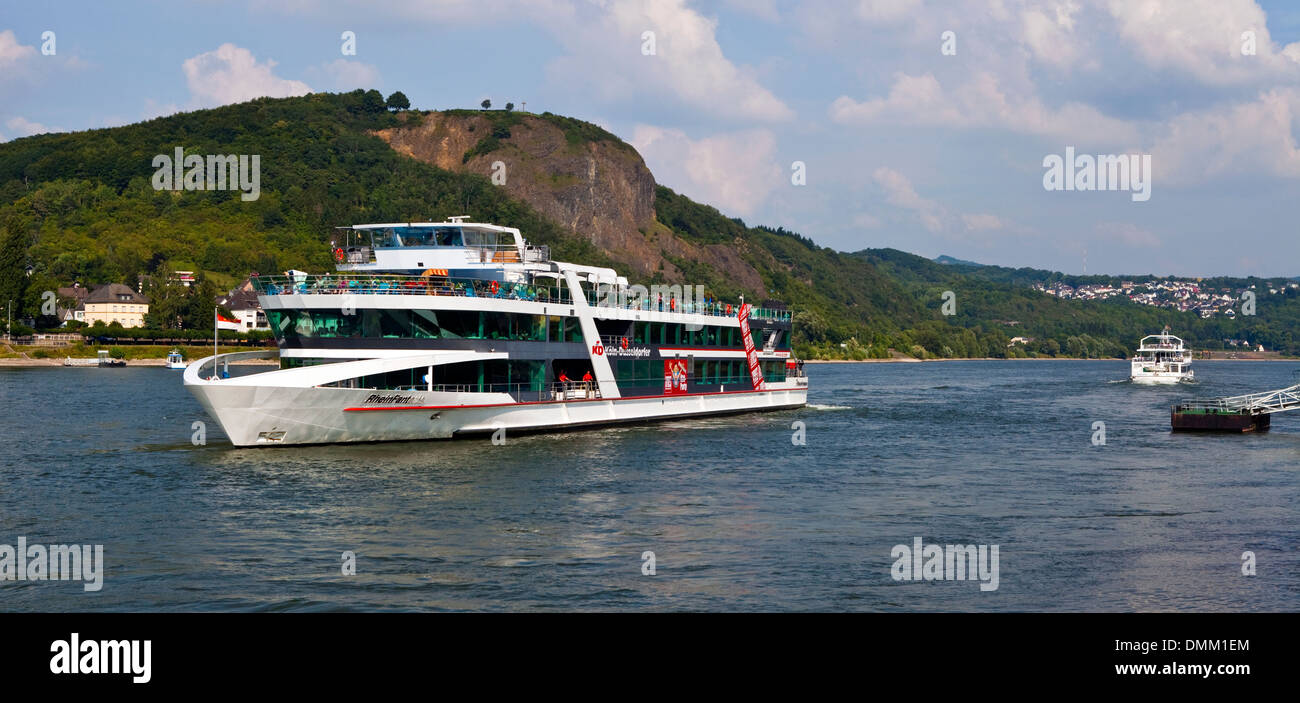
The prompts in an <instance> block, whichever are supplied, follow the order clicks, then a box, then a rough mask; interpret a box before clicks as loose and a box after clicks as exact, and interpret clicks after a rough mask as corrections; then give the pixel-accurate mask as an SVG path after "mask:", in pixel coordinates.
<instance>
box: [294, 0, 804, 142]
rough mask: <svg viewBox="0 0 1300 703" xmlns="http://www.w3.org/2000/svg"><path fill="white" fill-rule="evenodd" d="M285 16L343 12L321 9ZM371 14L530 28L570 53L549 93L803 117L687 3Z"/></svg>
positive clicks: (522, 3)
mask: <svg viewBox="0 0 1300 703" xmlns="http://www.w3.org/2000/svg"><path fill="white" fill-rule="evenodd" d="M745 4H746V8H747V11H748V12H750V13H753V14H757V15H759V16H760V17H765V18H768V19H772V18H774V17H776V16H777V15H776V14H775V13H776V9H775V8H776V6H777V5H776V3H775V2H772V1H771V0H763V1H762V2H757V3H745ZM277 9H278V10H279V11H283V12H292V13H297V14H314V15H318V16H332V13H333V12H335V10H333V9H331V8H330V7H329V6H328V5H321V4H315V3H303V4H291V5H288V6H284V7H281V8H277ZM367 13H368V14H370V15H372V16H375V15H379V16H384V15H386V16H390V17H397V18H400V19H403V20H405V21H407V22H408V23H420V24H426V25H429V26H443V25H446V24H448V23H456V24H458V25H474V24H492V23H498V22H511V23H518V22H528V23H530V24H531V25H533V26H536V27H538V28H539V29H541V30H542V31H544V32H546V33H547V34H548V35H549V36H550V37H551V38H552V39H553V40H554V41H555V42H556V43H558V44H559V46H560V48H561V51H562V55H561V56H558V57H556V58H555V59H553V60H551V61H550V62H549V63H548V64H547V65H546V75H547V80H548V83H549V84H550V86H549V89H550V90H551V91H552V92H555V93H566V92H571V93H573V94H575V95H577V96H580V97H581V98H582V99H583V100H586V101H592V100H595V101H598V102H600V103H603V104H604V105H606V106H621V107H625V108H634V109H638V110H641V111H644V110H645V109H646V108H660V107H663V106H670V107H676V108H682V109H686V110H690V111H691V112H692V114H693V115H695V116H696V117H699V116H708V117H712V118H716V119H719V120H724V121H748V122H754V121H758V122H772V123H779V122H783V121H787V120H790V119H792V118H793V117H794V111H793V110H791V109H790V107H789V106H787V105H786V104H785V103H784V102H783V101H782V100H781V99H780V98H778V97H777V96H776V95H774V94H773V93H772V92H771V91H769V90H768V89H767V88H765V87H763V85H762V84H761V83H760V81H759V80H758V76H757V74H756V72H755V71H754V70H752V69H750V68H748V67H745V66H741V65H737V64H736V63H734V62H733V61H731V60H730V59H728V58H727V56H726V55H725V54H724V53H723V51H722V47H721V46H720V45H719V44H718V40H717V20H716V19H712V18H710V17H706V16H705V15H704V14H702V13H700V12H699V11H697V10H695V9H693V8H691V7H689V6H688V5H687V2H686V0H444V1H443V2H435V3H410V2H401V1H400V0H376V2H374V3H371V4H369V5H368V6H367ZM645 32H653V33H654V54H653V55H645V54H643V53H642V47H643V45H645V43H646V39H645V38H643V37H644V36H645ZM487 46H491V45H490V44H488V45H487ZM641 119H645V118H644V117H643V118H641Z"/></svg>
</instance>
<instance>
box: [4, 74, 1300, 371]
mask: <svg viewBox="0 0 1300 703" xmlns="http://www.w3.org/2000/svg"><path fill="white" fill-rule="evenodd" d="M177 146H180V147H184V149H185V152H186V153H187V154H232V153H233V154H257V155H259V156H260V159H261V192H260V197H259V198H258V199H257V200H254V201H243V200H241V199H240V197H239V193H238V192H237V191H233V192H232V191H228V190H226V191H222V190H210V191H184V192H173V191H166V190H162V191H159V190H155V189H154V188H153V187H152V185H151V178H152V176H153V175H154V173H155V171H156V169H155V168H154V167H153V166H152V160H153V159H154V157H155V156H157V155H160V154H172V153H173V150H174V149H175V148H176V147H177ZM498 162H500V163H501V164H502V165H503V166H504V173H505V176H506V180H505V183H504V184H503V185H500V186H498V185H494V184H493V182H492V181H491V180H490V177H491V176H492V175H493V173H494V168H495V166H496V164H497V163H498ZM460 214H468V215H471V216H472V217H473V218H474V219H477V220H481V221H490V222H496V223H498V224H503V225H509V226H514V227H518V228H520V230H521V231H523V232H524V235H525V236H526V237H527V238H528V239H529V240H530V241H532V242H533V243H536V244H546V245H548V246H550V248H551V253H552V256H553V257H555V258H556V259H560V260H567V261H575V262H581V263H592V264H597V265H609V266H614V267H616V268H618V269H620V270H621V271H623V272H625V273H626V274H627V275H628V276H629V278H630V279H632V280H633V281H634V282H640V283H645V284H652V283H681V284H691V285H694V284H702V285H705V286H706V288H708V289H709V290H710V291H711V292H712V293H713V294H714V295H716V296H719V297H722V298H725V299H730V300H735V299H736V297H737V296H739V295H742V294H743V295H745V296H746V298H747V299H749V300H756V301H761V300H765V299H778V300H782V301H785V302H786V303H788V304H789V305H791V306H792V308H794V310H795V311H796V317H795V329H796V339H795V342H796V346H797V349H798V350H799V351H800V352H801V353H802V354H803V355H805V356H822V357H832V356H850V357H858V358H861V357H866V356H876V357H887V356H888V355H889V349H891V348H893V349H897V350H900V351H903V352H905V353H909V354H913V355H915V356H918V357H933V356H947V357H955V356H971V357H985V356H998V357H1000V356H1007V355H1012V356H1016V355H1025V354H1071V355H1077V356H1083V355H1088V356H1122V355H1124V354H1125V353H1127V351H1128V350H1129V349H1131V348H1132V345H1133V344H1134V343H1135V342H1136V340H1137V339H1138V338H1139V337H1141V336H1142V335H1143V334H1147V333H1150V332H1152V331H1154V330H1158V329H1160V327H1162V326H1163V325H1164V324H1170V325H1171V326H1172V327H1173V328H1174V329H1176V330H1179V331H1182V332H1184V336H1185V337H1188V338H1189V339H1191V340H1193V341H1194V342H1200V343H1204V344H1206V345H1213V344H1215V343H1216V342H1217V340H1221V339H1223V338H1229V337H1231V338H1249V339H1250V340H1251V341H1253V342H1254V341H1260V342H1263V343H1264V344H1265V346H1266V347H1267V348H1270V349H1273V348H1280V349H1298V350H1300V346H1297V345H1295V343H1294V342H1293V340H1292V338H1291V332H1290V330H1291V329H1293V327H1290V326H1287V325H1284V324H1282V323H1283V322H1284V321H1286V320H1289V319H1291V318H1288V317H1287V315H1289V314H1290V313H1282V312H1278V311H1279V310H1282V308H1279V307H1277V305H1276V303H1275V301H1272V300H1270V299H1267V298H1261V299H1260V302H1259V315H1258V316H1257V317H1255V318H1252V319H1250V320H1239V321H1225V320H1210V321H1201V320H1199V318H1197V317H1196V316H1195V315H1191V314H1189V313H1175V312H1172V311H1167V310H1158V309H1154V308H1148V307H1144V306H1138V305H1133V304H1131V303H1127V301H1124V302H1107V303H1090V302H1084V301H1073V300H1059V299H1057V298H1054V297H1052V296H1049V295H1044V294H1042V293H1039V292H1037V291H1034V290H1031V289H1030V288H1029V286H1030V285H1033V284H1034V283H1037V282H1042V281H1048V280H1062V279H1069V280H1079V277H1065V276H1063V275H1062V274H1059V273H1055V272H1044V271H1040V270H1036V269H1010V268H1003V267H998V266H988V265H981V264H976V263H973V262H966V261H960V260H957V259H954V258H952V257H940V258H939V260H935V261H931V260H929V259H925V258H923V257H919V256H915V255H912V254H908V253H906V252H901V251H898V250H894V249H868V250H864V251H862V252H856V253H845V252H839V251H835V250H833V249H830V248H826V247H820V246H818V245H816V244H815V243H814V242H813V241H812V240H811V239H809V238H807V237H805V236H803V235H801V234H798V233H795V232H790V231H788V230H785V229H782V228H769V227H762V226H750V225H747V224H746V223H744V222H743V221H741V220H740V219H737V218H731V217H727V216H726V215H724V214H723V213H721V212H719V211H718V210H717V209H715V208H713V207H711V206H709V205H706V204H702V203H697V202H695V201H693V200H691V199H690V198H687V197H685V196H683V195H681V194H679V193H675V192H674V191H672V190H670V189H668V188H666V187H664V186H662V185H658V184H657V183H655V181H654V177H653V175H652V174H651V173H650V171H649V169H647V168H646V166H645V163H644V161H643V160H642V158H641V156H640V155H639V154H638V153H637V152H636V150H635V149H633V148H632V147H631V146H630V145H628V144H626V143H624V142H622V141H621V140H619V139H618V138H617V137H616V136H614V135H612V134H610V133H608V132H606V131H605V130H603V129H601V128H600V127H598V126H596V125H593V124H590V123H587V122H583V121H581V120H577V119H573V118H570V117H564V116H559V115H552V114H549V113H543V114H540V115H537V114H531V113H518V112H506V111H502V110H495V111H482V110H448V111H442V112H422V111H404V112H390V111H388V110H387V109H385V108H384V101H383V96H381V95H380V94H379V93H378V92H377V91H354V92H351V93H345V94H326V93H318V94H312V95H307V96H303V97H298V98H284V99H259V100H254V101H251V102H246V103H241V104H238V105H228V106H224V107H220V108H216V109H211V110H200V111H196V112H189V113H181V114H177V115H172V116H169V117H162V118H158V119H154V120H150V121H148V122H144V123H140V124H134V125H127V126H123V127H115V128H111V129H98V130H90V131H84V132H76V133H68V134H49V135H39V136H34V137H27V138H23V139H17V140H14V141H12V142H8V143H4V144H0V223H3V224H4V225H5V227H4V230H3V238H4V241H3V242H0V297H2V298H4V299H8V298H10V297H13V298H15V299H18V300H21V301H22V305H21V312H22V313H23V314H25V315H29V316H37V315H39V312H40V302H41V301H40V293H41V291H44V290H53V289H55V288H57V287H59V286H63V285H68V284H70V283H71V282H73V281H80V282H82V283H83V284H91V283H107V282H120V283H127V284H130V285H135V283H136V281H137V280H139V279H140V277H141V276H143V277H145V279H146V280H149V281H151V282H153V285H161V282H160V281H161V280H162V279H165V277H166V276H165V274H167V273H168V272H170V271H173V270H177V269H182V270H193V271H196V272H198V276H199V278H200V279H201V283H202V284H204V285H205V286H207V288H205V290H207V289H208V288H215V289H229V288H231V287H233V286H234V285H235V284H236V283H237V282H239V281H240V280H242V279H243V278H244V277H245V276H247V275H248V273H249V272H250V271H259V272H269V271H282V270H285V269H288V268H299V269H304V270H309V271H323V270H329V269H331V268H332V266H333V262H332V261H331V259H330V255H329V246H328V244H329V242H330V241H331V238H332V237H334V236H335V235H334V231H333V229H332V228H333V227H335V226H338V225H344V224H350V223H356V222H404V221H425V220H442V219H444V218H445V217H447V216H449V215H460ZM28 267H30V269H31V272H30V274H31V275H30V276H27V275H26V274H27V268H28ZM1088 278H1096V277H1088ZM1102 278H1105V277H1102ZM949 290H951V291H953V292H954V294H955V296H956V313H957V314H956V315H953V316H945V315H943V314H942V310H941V305H942V303H943V300H942V295H943V293H944V292H945V291H949ZM1288 309H1289V308H1288ZM18 312H19V310H15V313H16V315H15V317H18V314H17V313H18ZM1273 313H1277V314H1273ZM1295 319H1297V320H1300V314H1298V315H1296V316H1295ZM47 322H52V321H50V320H47ZM159 324H169V323H167V322H160V323H159ZM1252 335H1253V336H1252ZM1017 336H1019V337H1033V338H1034V342H1033V343H1031V344H1030V345H1027V346H1020V345H1017V346H1013V347H1008V344H1009V341H1010V338H1011V337H1017Z"/></svg>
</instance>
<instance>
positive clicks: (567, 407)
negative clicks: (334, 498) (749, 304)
mask: <svg viewBox="0 0 1300 703" xmlns="http://www.w3.org/2000/svg"><path fill="white" fill-rule="evenodd" d="M237 381H238V379H228V380H224V381H220V382H212V383H203V384H198V385H190V386H189V389H190V390H191V391H192V392H193V393H194V395H195V397H197V398H198V400H199V403H200V404H202V406H203V408H204V409H205V410H206V411H207V412H208V414H209V415H210V416H211V417H213V418H214V419H215V420H216V421H217V422H218V423H219V424H220V425H221V428H222V430H223V431H225V433H226V435H227V436H228V437H229V438H230V441H231V443H233V444H235V445H236V446H241V447H250V446H278V445H289V444H323V443H337V442H378V441H394V440H420V439H450V438H454V437H458V436H464V435H473V434H483V433H493V432H495V431H496V430H498V429H504V430H505V433H506V436H509V434H510V432H512V431H515V432H518V431H537V430H563V429H570V428H578V427H588V426H594V425H606V424H615V423H625V422H648V421H655V420H667V419H676V418H688V417H698V416H704V415H717V414H727V413H740V412H752V411H761V410H779V409H783V408H795V407H800V406H802V405H804V404H805V403H807V400H808V389H807V386H806V385H798V384H796V383H795V382H785V383H779V384H772V385H773V386H774V387H773V388H771V389H768V390H762V391H742V392H734V391H733V392H726V393H717V392H715V393H695V394H685V395H672V396H651V397H642V398H637V397H632V398H609V399H599V398H597V399H583V398H572V399H569V400H547V401H533V402H522V403H520V402H516V401H515V400H514V399H512V398H511V397H510V396H509V395H508V394H505V393H500V394H484V393H473V394H461V393H441V392H425V391H402V392H401V393H400V394H396V393H387V392H382V393H377V392H376V391H373V390H365V389H346V388H292V387H280V388H277V387H269V386H263V385H238V384H237V383H232V382H237ZM377 394H378V395H400V396H401V397H402V398H403V399H404V400H403V402H402V403H401V404H396V405H375V404H373V403H367V400H368V399H371V398H372V396H375V395H377ZM470 396H472V397H470ZM406 399H409V400H406Z"/></svg>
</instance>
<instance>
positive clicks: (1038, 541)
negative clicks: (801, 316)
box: [0, 362, 1300, 611]
mask: <svg viewBox="0 0 1300 703" xmlns="http://www.w3.org/2000/svg"><path fill="white" fill-rule="evenodd" d="M1297 366H1300V365H1297V364H1291V363H1247V362H1237V363H1229V362H1206V363H1201V364H1199V365H1198V368H1197V376H1198V384H1197V386H1196V387H1195V388H1191V387H1187V386H1177V387H1162V386H1136V385H1133V384H1129V383H1127V382H1126V381H1125V376H1126V374H1127V364H1126V363H1125V362H1113V363H1111V362H951V363H942V364H862V365H856V364H835V365H824V366H821V365H814V366H809V372H810V375H811V377H812V378H811V381H812V388H813V390H812V393H811V394H810V406H809V407H808V408H805V409H803V410H799V411H786V412H778V413H763V414H753V415H746V416H738V417H726V418H708V419H701V420H686V421H674V422H667V423H663V424H659V425H650V426H640V427H623V428H615V429H606V430H598V431H589V432H569V433H556V434H539V435H527V436H522V437H510V438H509V439H508V441H507V444H506V445H505V446H495V445H493V444H492V443H491V442H490V441H488V440H487V439H486V438H485V439H481V440H480V439H475V440H466V441H453V442H445V441H437V442H402V443H390V444H368V445H356V446H323V447H302V448H292V447H283V448H272V449H235V448H232V447H230V446H229V445H228V444H226V443H225V441H224V438H223V437H222V436H221V433H220V430H219V429H218V428H217V426H216V425H215V423H211V422H210V421H208V418H206V417H204V416H203V415H202V413H201V411H200V410H199V408H198V406H197V404H196V403H195V402H194V401H193V400H192V399H191V398H190V397H189V396H188V394H187V393H185V392H184V390H183V389H182V387H181V385H180V378H179V374H175V373H174V372H169V371H167V370H165V369H158V368H131V367H127V368H125V369H112V370H108V369H105V370H98V369H95V370H74V369H15V368H5V369H0V399H3V401H4V403H5V408H6V412H5V414H4V415H3V419H0V436H3V437H5V438H6V440H5V441H6V448H5V451H4V452H3V454H2V455H0V481H2V482H3V483H2V484H0V485H3V486H4V490H3V491H0V544H13V543H14V541H15V540H16V539H17V537H18V536H20V535H21V536H26V537H27V538H28V540H29V541H31V542H33V543H35V542H38V541H39V542H45V543H50V542H75V543H102V544H104V545H105V557H106V560H107V573H106V577H105V586H104V589H103V590H102V591H100V592H98V593H84V592H83V591H82V590H81V588H80V586H79V585H78V584H75V583H71V582H69V583H62V582H60V583H41V582H4V583H0V592H2V593H3V595H4V597H5V600H4V609H8V610H36V609H42V610H88V609H108V610H268V611H281V610H537V609H559V610H574V609H593V610H616V609H659V610H679V609H680V610H1294V609H1295V608H1296V606H1297V604H1298V603H1300V598H1298V596H1297V591H1298V590H1300V589H1298V586H1300V569H1297V566H1300V564H1297V556H1296V552H1295V550H1294V545H1295V543H1296V537H1297V527H1296V524H1297V521H1296V520H1295V510H1294V506H1295V505H1296V504H1297V501H1296V498H1297V487H1296V486H1297V482H1296V467H1297V461H1296V460H1297V457H1298V456H1300V417H1291V416H1288V415H1281V416H1278V417H1276V418H1275V419H1274V422H1273V430H1272V432H1269V433H1267V434H1264V435H1255V436H1222V435H1218V436H1208V435H1182V434H1179V435H1175V434H1172V433H1170V432H1169V406H1170V405H1172V404H1173V403H1175V402H1177V401H1178V400H1179V399H1181V398H1184V397H1187V396H1189V395H1197V396H1213V395H1227V394H1236V393H1243V392H1251V391H1259V390H1268V389H1272V388H1277V387H1280V386H1283V385H1287V384H1288V383H1290V382H1291V373H1292V371H1293V370H1294V369H1295V368H1297ZM1116 381H1119V382H1116ZM195 420H202V421H207V422H208V426H207V427H208V444H207V445H206V446H202V447H195V446H192V445H191V443H190V436H191V434H192V429H191V423H192V422H194V421H195ZM796 420H799V421H802V422H803V423H804V424H805V426H806V432H807V444H806V446H796V445H794V444H792V443H791V436H792V434H793V433H794V430H793V429H792V427H791V425H792V423H793V422H795V421H796ZM1097 421H1101V422H1104V423H1105V428H1106V444H1105V445H1104V446H1094V445H1093V444H1092V442H1091V438H1092V436H1093V432H1094V431H1093V423H1094V422H1097ZM917 536H920V537H922V538H923V539H924V540H925V541H926V543H936V544H998V545H1000V551H1001V567H1000V568H1001V573H1000V587H999V589H998V590H997V591H994V592H987V593H986V592H981V591H980V590H979V589H978V587H977V585H976V584H974V583H970V582H945V581H934V582H925V581H920V582H896V581H894V580H892V578H891V577H890V565H891V564H892V562H893V559H892V558H891V557H890V550H891V548H892V547H893V545H895V544H910V543H911V540H912V539H913V538H914V537H917ZM1246 550H1252V551H1254V552H1255V553H1256V555H1257V560H1258V574H1257V575H1256V576H1254V577H1245V576H1242V575H1241V573H1240V564H1241V554H1242V552H1243V551H1246ZM345 551H351V552H354V553H355V554H356V565H357V572H356V574H355V575H351V576H344V575H343V574H342V573H341V564H342V560H341V555H342V553H343V552H345ZM646 551H653V552H654V553H655V560H656V572H657V573H656V574H655V575H654V576H645V575H642V573H641V567H642V553H643V552H646Z"/></svg>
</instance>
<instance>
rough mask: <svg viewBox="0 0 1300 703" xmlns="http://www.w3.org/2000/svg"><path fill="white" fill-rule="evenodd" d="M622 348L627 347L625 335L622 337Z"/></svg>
mask: <svg viewBox="0 0 1300 703" xmlns="http://www.w3.org/2000/svg"><path fill="white" fill-rule="evenodd" d="M623 348H624V349H627V337H624V338H623Z"/></svg>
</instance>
